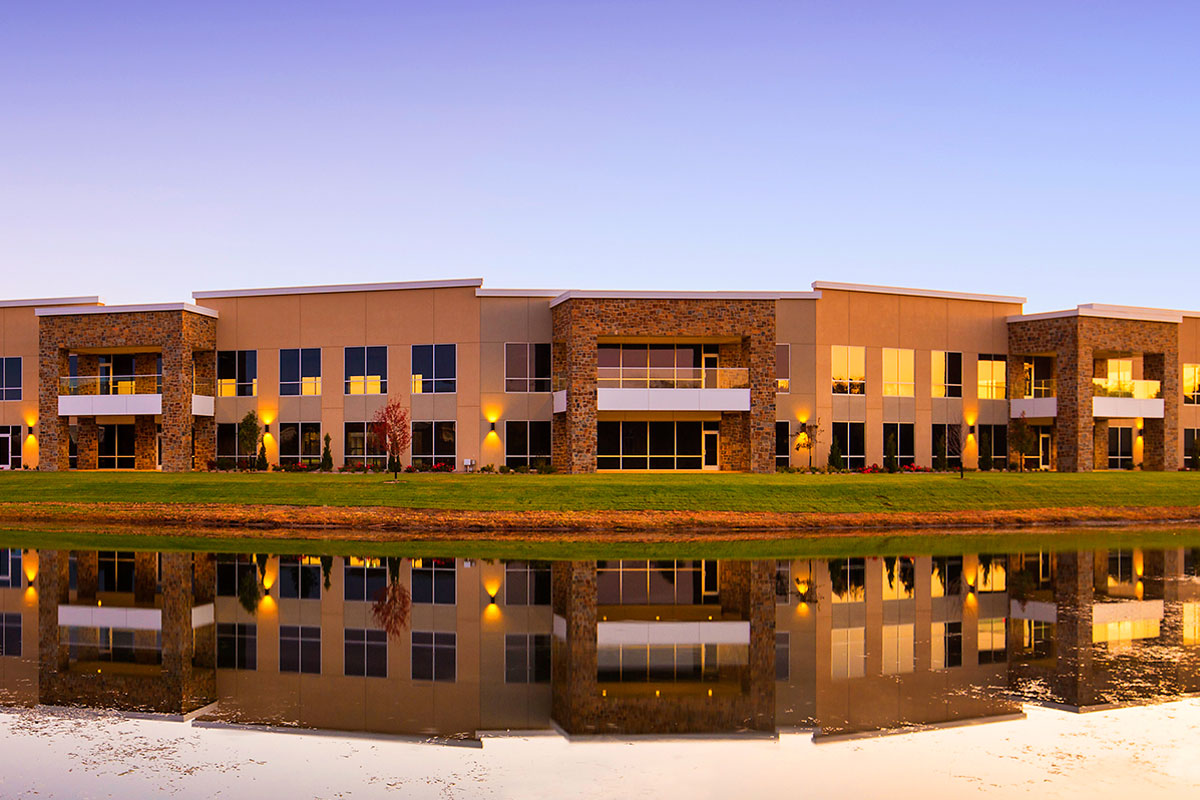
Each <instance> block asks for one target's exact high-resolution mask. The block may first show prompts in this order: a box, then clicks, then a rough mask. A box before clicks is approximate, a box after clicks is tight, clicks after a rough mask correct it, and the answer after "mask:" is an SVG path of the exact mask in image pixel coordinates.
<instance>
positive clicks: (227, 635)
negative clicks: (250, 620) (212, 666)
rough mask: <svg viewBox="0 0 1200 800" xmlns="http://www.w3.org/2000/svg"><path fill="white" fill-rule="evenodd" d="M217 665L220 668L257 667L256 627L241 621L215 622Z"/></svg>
mask: <svg viewBox="0 0 1200 800" xmlns="http://www.w3.org/2000/svg"><path fill="white" fill-rule="evenodd" d="M217 666H218V667H220V668H221V669H257V668H258V627H257V626H256V625H246V624H243V623H241V622H238V623H232V622H219V623H217Z"/></svg>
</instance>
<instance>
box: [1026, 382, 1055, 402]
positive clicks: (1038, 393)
mask: <svg viewBox="0 0 1200 800" xmlns="http://www.w3.org/2000/svg"><path fill="white" fill-rule="evenodd" d="M1057 396H1058V381H1056V380H1055V379H1054V378H1042V379H1040V380H1036V381H1026V382H1025V398H1026V399H1029V398H1033V399H1035V400H1036V399H1040V398H1043V397H1057Z"/></svg>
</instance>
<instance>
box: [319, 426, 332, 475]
mask: <svg viewBox="0 0 1200 800" xmlns="http://www.w3.org/2000/svg"><path fill="white" fill-rule="evenodd" d="M330 441H332V439H331V437H330V436H329V434H328V433H327V434H325V449H324V450H322V451H321V472H333V453H332V452H330V450H329V442H330Z"/></svg>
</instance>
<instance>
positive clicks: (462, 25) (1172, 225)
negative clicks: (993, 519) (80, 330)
mask: <svg viewBox="0 0 1200 800" xmlns="http://www.w3.org/2000/svg"><path fill="white" fill-rule="evenodd" d="M1198 32H1200V4H1197V3H1195V2H1194V1H1193V2H1178V3H1167V2H1153V1H1149V2H1148V1H1146V0H1141V1H1134V0H1130V1H1129V2H1104V1H1103V0H1087V1H1086V2H1085V1H1084V0H1036V1H1033V2H1027V1H1026V0H1014V1H1013V2H1006V3H980V2H964V1H963V0H954V1H953V2H903V0H890V1H888V2H884V1H882V0H881V1H880V2H855V1H854V0H838V1H837V2H829V1H828V0H822V1H821V2H809V1H808V0H789V1H785V2H756V1H754V0H738V2H732V1H730V0H724V1H723V2H707V1H706V0H689V1H688V2H666V1H663V2H656V1H655V0H634V1H633V2H621V1H619V0H605V1H604V2H587V1H585V0H553V1H550V0H547V1H546V2H529V1H528V0H482V1H481V2H455V0H440V1H439V2H421V3H418V2H404V1H403V0H390V2H356V1H355V0H345V1H344V2H332V1H331V2H322V3H305V2H301V1H300V0H291V1H289V2H269V1H268V0H262V1H261V2H220V1H219V0H211V1H209V2H195V3H184V2H161V0H155V1H154V2H142V3H133V2H121V0H105V1H104V2H95V1H94V0H88V1H87V2H72V3H68V2H56V1H55V0H40V1H38V2H34V1H33V0H28V1H25V0H8V2H3V3H0V276H2V280H0V298H16V297H40V296H46V295H62V294H100V295H101V296H103V297H104V298H105V300H106V301H107V302H110V303H113V302H141V301H167V300H173V301H178V300H185V299H189V297H190V292H191V291H192V290H196V289H215V288H241V287H253V286H279V285H297V284H313V283H347V282H368V281H395V280H418V279H428V278H451V277H482V278H484V279H485V282H486V285H488V286H492V287H497V288H499V287H543V288H564V289H565V288H646V289H679V290H682V289H781V290H782V289H787V290H802V289H807V288H808V285H809V283H810V282H811V281H813V280H836V281H854V282H862V283H881V284H890V285H901V286H920V287H931V288H943V289H956V290H962V291H981V292H989V293H997V294H1017V295H1025V296H1027V297H1028V298H1029V304H1028V305H1027V306H1026V308H1027V309H1028V310H1030V311H1037V310H1047V309H1050V308H1060V307H1068V306H1073V305H1075V304H1077V303H1081V302H1092V301H1096V302H1110V303H1127V304H1134V305H1156V306H1166V307H1173V308H1179V307H1182V308H1200V296H1197V292H1196V291H1195V286H1196V280H1195V276H1196V272H1197V270H1196V263H1197V253H1198V250H1200V234H1198V228H1197V222H1198V221H1200V202H1198V201H1200V159H1198V158H1197V153H1198V151H1200V79H1198V77H1200V76H1198V70H1197V67H1198V66H1200V64H1198V61H1200V55H1198V54H1200V47H1198V46H1197V34H1198Z"/></svg>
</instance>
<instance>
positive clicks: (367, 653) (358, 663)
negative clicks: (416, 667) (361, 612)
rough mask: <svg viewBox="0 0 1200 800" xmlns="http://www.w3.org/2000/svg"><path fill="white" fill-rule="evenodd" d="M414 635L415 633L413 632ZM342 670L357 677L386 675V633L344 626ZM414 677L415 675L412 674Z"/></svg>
mask: <svg viewBox="0 0 1200 800" xmlns="http://www.w3.org/2000/svg"><path fill="white" fill-rule="evenodd" d="M413 637H414V638H415V637H416V634H415V633H414V634H413ZM343 641H344V643H345V660H344V661H343V665H344V667H343V670H342V671H343V672H344V673H345V674H346V675H351V676H355V677H359V678H364V677H365V678H386V677H387V634H386V633H384V632H383V631H376V630H364V629H362V628H346V630H345V632H344V638H343ZM414 677H415V676H414Z"/></svg>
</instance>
